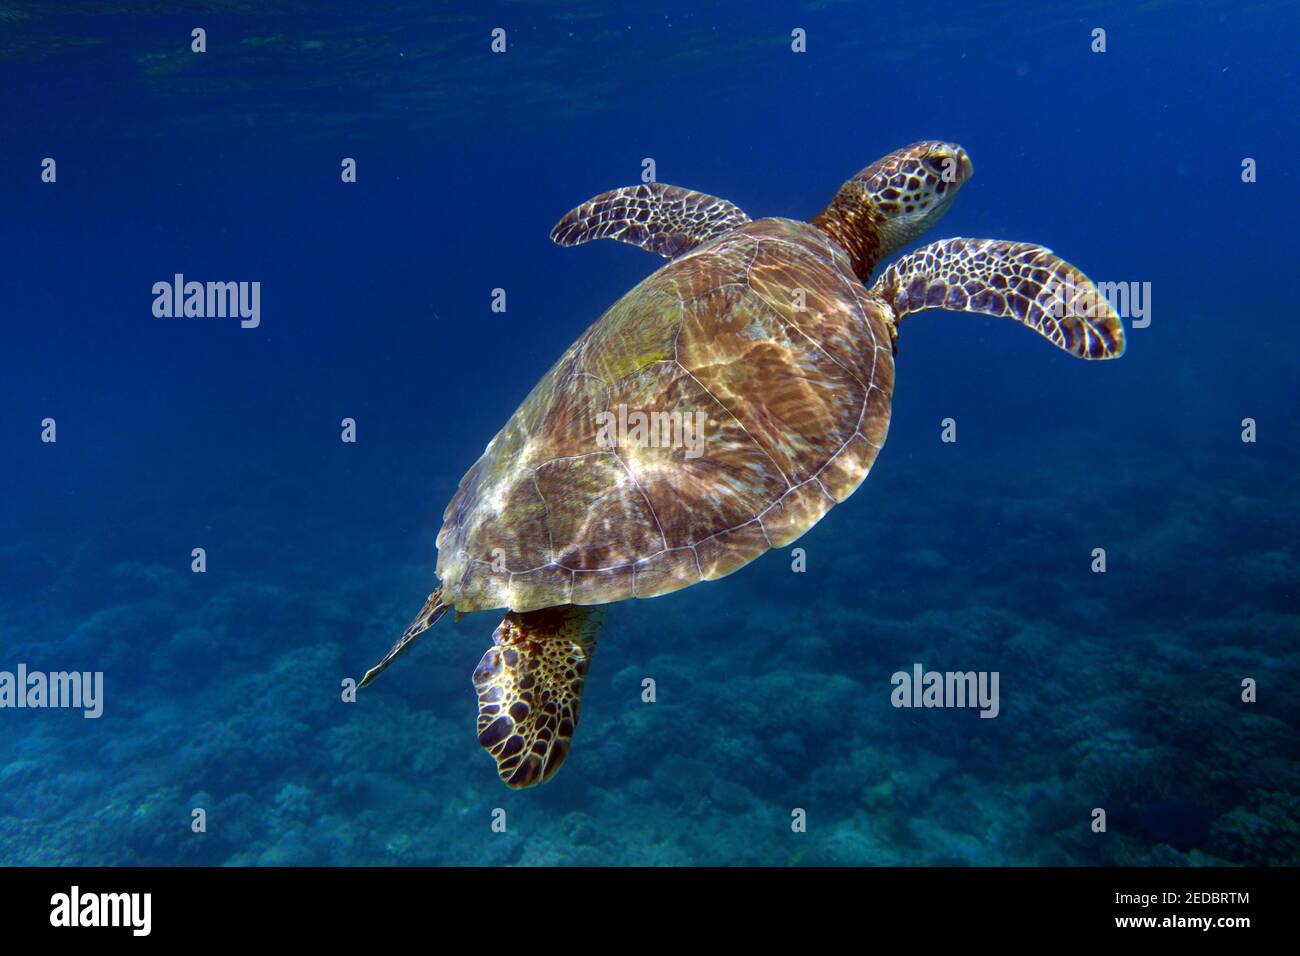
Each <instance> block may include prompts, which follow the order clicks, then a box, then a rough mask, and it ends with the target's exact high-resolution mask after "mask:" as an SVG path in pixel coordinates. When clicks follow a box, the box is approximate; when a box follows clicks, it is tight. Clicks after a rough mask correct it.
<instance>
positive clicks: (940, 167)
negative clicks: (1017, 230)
mask: <svg viewBox="0 0 1300 956" xmlns="http://www.w3.org/2000/svg"><path fill="white" fill-rule="evenodd" d="M974 171H975V167H974V166H973V165H972V164H971V161H970V157H969V156H968V155H966V150H964V149H962V148H961V147H960V146H958V145H957V144H956V143H945V142H941V141H939V140H922V141H921V142H919V143H913V144H912V145H911V146H904V147H903V148H902V149H896V150H894V151H893V152H892V153H890V154H889V155H887V156H882V157H881V158H880V159H878V160H876V161H875V162H874V163H872V164H871V165H870V166H868V167H867V168H866V169H863V170H862V171H861V172H859V173H858V174H857V175H856V176H854V177H853V178H852V179H850V180H849V181H848V182H846V183H845V184H844V185H843V186H841V187H840V189H839V192H837V193H836V194H835V197H834V198H833V199H832V200H831V202H830V205H829V206H827V207H826V208H825V209H824V210H822V212H821V213H819V214H818V215H817V217H816V218H815V219H813V224H814V225H817V226H820V227H821V228H822V229H824V230H825V231H826V232H828V233H830V235H831V237H832V238H833V239H835V240H836V241H837V242H838V243H839V244H840V245H841V246H842V247H844V250H845V251H846V252H847V253H848V254H849V258H850V259H851V260H852V262H853V270H854V271H855V272H856V273H857V274H858V277H859V278H861V279H862V281H863V282H867V281H868V280H869V279H870V277H871V273H872V271H873V270H874V269H875V267H876V265H877V264H878V263H879V262H880V261H881V260H882V259H884V258H885V257H886V256H888V255H889V254H890V253H892V252H894V251H896V250H897V249H900V248H902V247H903V246H905V245H907V244H908V243H909V242H911V241H912V240H914V239H916V238H917V237H918V236H920V235H921V234H922V233H923V232H925V231H926V230H927V229H929V228H930V227H931V226H933V225H934V224H935V223H936V222H938V221H939V220H940V219H941V218H942V217H943V214H944V213H945V212H947V211H948V207H949V206H951V205H952V201H953V199H954V198H956V196H957V191H958V190H959V189H961V187H962V185H963V184H964V183H965V182H966V180H968V179H969V178H970V177H971V175H972V173H974Z"/></svg>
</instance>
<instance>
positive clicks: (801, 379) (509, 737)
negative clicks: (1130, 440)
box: [359, 141, 1124, 787]
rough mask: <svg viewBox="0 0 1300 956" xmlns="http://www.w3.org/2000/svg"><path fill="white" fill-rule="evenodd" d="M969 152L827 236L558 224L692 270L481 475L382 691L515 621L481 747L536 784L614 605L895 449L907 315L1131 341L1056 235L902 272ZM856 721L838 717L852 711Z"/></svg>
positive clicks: (663, 203)
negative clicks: (906, 248)
mask: <svg viewBox="0 0 1300 956" xmlns="http://www.w3.org/2000/svg"><path fill="white" fill-rule="evenodd" d="M971 173H972V167H971V163H970V159H969V158H968V157H967V155H966V151H965V150H963V149H962V148H961V147H960V146H957V145H954V144H951V143H944V142H937V141H926V142H920V143H915V144H913V145H911V146H908V147H906V148H904V149H900V150H897V151H895V152H893V153H890V154H889V155H888V156H885V157H883V158H882V159H880V160H878V161H876V162H875V163H872V164H871V165H870V166H868V167H867V168H866V169H864V170H862V171H861V172H860V173H858V174H857V175H856V176H854V177H853V178H852V179H850V180H848V181H847V182H846V183H844V184H843V186H841V187H840V189H839V191H838V192H837V193H836V194H835V196H834V198H833V199H832V200H831V202H830V205H828V206H827V207H826V208H825V209H824V210H822V212H821V213H819V214H818V215H817V216H815V217H814V218H813V219H812V221H811V222H797V221H795V220H793V219H757V220H751V219H750V218H749V217H748V216H747V215H745V213H744V212H742V211H741V210H740V209H739V208H737V207H736V206H734V205H732V204H731V203H729V202H727V201H725V200H722V199H718V198H716V197H714V196H708V195H705V194H703V193H698V192H693V191H690V190H686V189H682V188H679V187H676V186H668V185H664V184H660V183H656V182H650V183H643V184H640V185H636V186H629V187H626V188H623V189H616V190H613V191H612V192H607V193H602V194H601V195H599V196H596V197H595V198H593V199H591V200H589V201H587V202H585V203H583V204H582V205H580V206H578V207H577V208H576V209H574V210H572V211H571V212H570V213H568V215H566V216H564V218H563V219H561V220H560V222H559V223H558V224H557V225H556V226H555V228H554V229H553V230H552V232H551V238H552V239H553V240H554V241H555V242H557V243H558V244H560V245H562V246H572V245H579V244H581V243H584V242H588V241H589V240H592V239H600V238H610V239H619V240H622V241H623V242H628V243H631V244H633V245H638V246H641V247H642V248H643V249H649V250H651V251H653V252H657V253H659V254H660V255H662V256H664V257H666V258H668V259H670V260H671V261H670V262H669V263H667V264H666V265H664V266H663V267H662V268H661V269H659V270H658V271H657V272H655V273H654V274H653V275H651V276H650V277H649V278H647V279H645V280H644V281H643V282H641V283H640V284H639V285H637V286H636V287H635V288H634V289H632V291H630V292H628V293H627V294H626V295H625V296H623V298H621V299H619V300H618V301H617V302H616V303H614V305H613V306H612V307H610V309H609V310H608V311H607V312H605V314H604V315H602V316H601V317H600V318H599V319H598V320H597V321H596V323H595V324H594V325H592V326H591V327H590V328H589V329H587V331H586V332H584V333H583V334H582V335H581V336H580V337H579V338H578V340H577V341H576V342H575V343H574V344H573V345H572V346H571V347H570V348H569V350H568V351H567V352H565V353H564V355H563V356H561V358H560V360H559V361H558V362H557V363H556V364H555V365H554V367H553V368H552V369H551V370H550V371H549V372H548V373H547V374H546V375H545V376H544V377H543V378H542V380H541V381H540V382H539V383H538V384H537V386H536V387H535V388H534V389H533V390H532V392H531V393H530V394H529V395H528V397H527V398H526V399H525V400H524V402H523V404H522V405H520V406H519V409H518V411H516V412H515V414H514V416H513V417H512V418H511V419H510V421H508V422H507V423H506V425H505V427H504V428H502V429H501V431H500V432H498V433H497V435H496V437H495V438H493V439H492V441H491V442H489V443H488V446H487V448H486V450H484V452H483V455H482V457H480V458H479V460H478V461H477V462H475V464H474V466H473V467H472V468H470V470H469V471H468V473H466V475H465V477H464V478H463V479H462V480H461V482H460V487H459V488H458V489H457V491H456V494H455V495H454V496H453V498H452V500H451V503H450V504H449V505H448V506H447V510H446V512H445V513H444V514H443V519H444V524H443V526H442V530H441V532H440V533H439V534H438V567H437V576H438V579H439V581H440V582H441V584H440V586H439V587H438V588H437V589H436V590H435V591H434V592H433V593H432V594H431V595H429V598H428V600H427V601H426V602H425V605H424V607H423V608H422V609H421V610H420V613H419V614H418V615H417V616H416V618H415V620H414V621H413V622H412V623H411V625H410V626H409V627H408V628H407V629H406V631H405V632H404V633H403V634H402V636H401V638H400V639H399V640H398V642H397V643H396V644H395V645H394V646H393V648H392V650H390V651H389V652H388V654H387V655H386V656H385V657H384V658H383V660H381V661H380V662H379V663H378V664H376V665H375V666H374V667H373V668H371V669H370V670H369V671H368V672H367V673H366V675H365V677H364V678H363V679H362V681H361V684H360V685H359V686H362V687H364V686H365V685H366V684H368V683H369V682H370V681H371V680H373V679H374V677H375V675H376V674H378V673H379V672H380V671H381V670H383V669H384V668H385V667H387V666H388V665H389V664H390V663H391V662H392V661H393V659H394V658H395V657H397V656H398V655H399V654H401V653H402V652H403V651H405V650H406V649H407V648H409V647H410V645H411V642H412V641H414V640H415V639H416V638H417V637H419V636H420V635H421V634H422V633H424V632H425V631H426V630H428V629H429V628H430V627H432V626H433V625H434V623H435V622H436V621H437V620H438V619H439V618H440V617H441V616H442V615H443V614H444V613H445V612H446V611H447V610H448V609H450V608H455V609H456V611H457V612H461V611H480V610H487V609H489V608H504V609H506V613H505V616H504V617H503V618H502V620H501V623H500V624H499V625H498V626H497V628H496V630H495V631H494V632H493V634H492V642H493V646H492V647H491V648H489V649H488V651H487V652H486V653H485V654H484V655H483V658H482V660H481V661H480V662H479V665H478V667H477V668H476V669H475V670H474V674H473V683H474V686H475V688H476V690H477V693H478V706H479V711H478V739H479V743H480V744H481V745H482V746H483V747H484V748H485V749H486V750H487V751H488V752H489V753H490V754H491V755H492V756H493V757H494V758H495V759H496V763H497V771H498V773H499V775H500V777H501V779H502V780H504V781H505V782H506V783H507V784H508V785H509V786H511V787H528V786H532V785H533V784H537V783H540V782H542V781H544V780H547V779H549V778H550V777H551V776H552V775H553V774H554V773H555V771H556V770H557V769H558V768H559V766H560V764H561V763H563V761H564V758H565V756H566V755H567V754H568V750H569V744H570V741H571V739H572V737H573V732H574V728H575V727H576V726H577V723H578V707H579V703H580V701H581V698H582V689H583V682H584V680H585V678H586V675H587V668H588V666H589V664H590V661H591V657H592V654H593V652H594V651H595V648H596V642H597V639H598V638H599V636H600V630H601V623H602V620H603V617H604V613H603V612H604V607H603V605H606V604H609V603H612V602H614V601H622V600H624V599H626V598H634V597H635V598H646V597H654V596H656V595H661V594H667V593H668V592H670V591H676V590H678V589H680V588H684V587H687V586H688V585H691V584H695V583H697V582H700V581H711V580H714V579H715V578H720V577H722V576H724V575H727V574H730V573H731V572H733V571H735V570H737V569H739V568H741V567H743V566H744V565H746V564H748V563H749V562H750V561H753V560H754V559H755V558H757V557H758V556H759V555H760V554H762V553H763V552H764V551H767V550H768V549H769V548H780V547H784V546H786V545H788V544H790V543H791V542H792V541H794V540H795V539H796V538H798V537H799V536H800V535H802V534H803V533H804V532H805V531H807V530H808V529H809V528H811V527H812V526H813V525H814V524H816V523H817V521H818V520H820V519H821V517H822V516H823V515H824V514H826V512H827V511H828V510H829V509H830V507H831V506H832V505H834V504H836V503H837V502H840V501H843V500H844V499H845V498H847V497H848V496H849V495H850V494H852V493H853V491H854V489H856V488H857V487H858V485H859V484H861V482H862V480H863V478H865V477H866V474H867V471H868V470H869V469H870V467H871V463H872V462H873V461H874V460H875V457H876V454H877V453H878V452H879V451H880V447H881V446H882V445H883V444H884V442H885V433H886V431H887V430H888V426H889V408H890V396H891V394H892V392H893V388H894V353H895V342H896V335H897V326H898V323H899V321H900V320H901V319H902V318H903V317H904V316H905V315H908V314H909V313H912V312H919V311H921V310H923V309H947V310H950V311H965V312H981V313H984V314H986V315H997V316H1005V317H1007V318H1012V319H1015V320H1017V321H1019V322H1020V323H1022V324H1024V325H1027V326H1029V327H1030V328H1031V329H1034V330H1035V331H1036V332H1038V333H1039V334H1041V335H1043V336H1044V337H1046V338H1047V339H1048V340H1049V341H1050V342H1052V343H1053V344H1055V345H1057V346H1059V347H1060V348H1062V349H1064V350H1065V351H1067V352H1069V353H1070V354H1072V355H1075V356H1078V357H1079V358H1084V359H1106V358H1114V357H1116V356H1118V355H1120V354H1121V353H1122V352H1123V351H1124V330H1123V327H1122V326H1121V324H1120V321H1119V318H1118V316H1116V314H1115V312H1114V311H1113V310H1112V309H1111V308H1110V306H1109V304H1108V303H1107V302H1106V300H1105V299H1104V298H1103V297H1102V296H1101V295H1099V294H1098V292H1097V290H1096V288H1095V287H1094V286H1093V284H1092V283H1091V282H1089V280H1088V279H1087V278H1086V277H1085V276H1084V275H1083V274H1082V273H1081V272H1079V271H1078V270H1077V269H1075V268H1074V267H1073V266H1071V265H1070V264H1069V263H1067V262H1064V261H1063V260H1061V259H1059V258H1057V257H1056V256H1055V255H1053V254H1052V252H1051V251H1050V250H1048V249H1045V248H1043V247H1042V246H1037V245H1031V244H1029V243H1022V242H1006V241H1003V240H991V239H945V240H943V241H941V242H935V243H931V244H930V245H927V246H924V247H922V248H920V249H917V250H916V251H915V252H912V253H911V254H909V255H906V256H903V257H902V258H901V259H899V260H897V261H896V262H894V263H892V264H891V265H890V266H889V267H888V268H886V269H885V270H884V271H883V272H882V273H881V275H880V277H879V278H878V279H876V281H875V282H874V284H873V283H872V282H871V278H872V274H873V272H874V271H875V269H876V267H877V265H878V264H880V263H881V261H882V260H883V259H884V258H885V257H886V256H888V255H890V254H892V253H893V252H895V251H896V250H898V249H899V248H900V247H902V246H903V245H905V244H907V243H909V242H911V241H912V240H914V239H916V238H917V237H918V236H919V235H920V234H921V233H922V232H924V231H925V230H926V229H927V228H929V227H930V226H931V225H933V224H934V223H935V221H937V220H938V219H939V217H940V216H942V215H943V214H944V212H946V211H947V209H948V207H949V206H950V205H951V204H952V201H953V197H954V196H955V195H956V193H957V191H958V189H960V188H961V186H962V184H963V183H965V181H966V180H967V179H969V178H970V176H971ZM831 719H833V718H830V717H828V718H827V720H828V721H829V720H831Z"/></svg>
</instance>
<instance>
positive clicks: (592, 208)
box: [551, 183, 749, 259]
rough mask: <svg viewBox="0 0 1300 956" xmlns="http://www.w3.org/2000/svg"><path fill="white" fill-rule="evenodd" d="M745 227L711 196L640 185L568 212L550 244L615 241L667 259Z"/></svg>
mask: <svg viewBox="0 0 1300 956" xmlns="http://www.w3.org/2000/svg"><path fill="white" fill-rule="evenodd" d="M747 222H749V216H747V215H745V213H744V212H743V211H742V210H741V209H740V208H739V207H737V206H735V205H733V204H732V203H729V202H727V201H726V200H725V199H719V198H718V197H717V196H710V195H708V194H706V193H697V192H695V191H693V190H690V189H683V188H682V187H680V186H668V185H666V184H664V183H642V184H641V185H639V186H625V187H623V188H622V189H614V190H611V191H610V192H607V193H601V194H600V195H599V196H594V197H593V198H591V199H588V200H587V201H586V202H585V203H583V204H582V205H581V206H578V207H577V208H576V209H573V210H570V211H569V212H568V214H566V215H565V217H564V218H563V219H561V220H560V221H559V222H557V223H556V224H555V228H554V229H552V230H551V239H552V240H554V242H555V243H556V244H557V245H561V246H579V245H582V244H583V243H584V242H590V241H591V240H593V239H617V240H618V241H619V242H628V243H631V244H632V245H634V246H640V247H641V248H642V249H648V250H649V251H650V252H657V253H659V255H661V256H663V257H664V258H665V259H672V258H675V257H677V256H679V255H681V254H682V253H684V252H689V251H690V250H691V249H694V248H695V247H696V246H698V245H699V244H700V243H702V242H707V241H708V240H710V239H714V238H717V237H718V236H722V235H725V234H726V233H729V232H731V231H732V230H733V229H735V228H736V227H738V226H743V225H744V224H745V223H747Z"/></svg>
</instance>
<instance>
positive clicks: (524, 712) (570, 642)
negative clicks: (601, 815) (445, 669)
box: [473, 604, 605, 788]
mask: <svg viewBox="0 0 1300 956" xmlns="http://www.w3.org/2000/svg"><path fill="white" fill-rule="evenodd" d="M604 618H605V608H604V606H603V605H596V606H580V605H576V604H563V605H560V606H558V607H548V608H543V609H542V610H540V611H527V612H525V613H522V614H521V613H518V612H515V611H511V612H510V613H508V614H507V615H506V616H505V617H504V618H503V619H502V621H501V623H500V624H499V625H498V626H497V629H496V630H495V631H494V632H493V633H492V643H493V646H492V647H491V648H489V649H488V652H487V653H486V654H484V655H483V659H482V660H481V661H479V665H478V667H476V668H474V677H473V680H474V688H475V690H476V691H478V742H479V743H480V744H481V745H482V746H483V749H484V750H486V751H487V752H488V753H489V754H491V755H492V757H493V758H494V759H495V760H496V762H497V773H498V774H500V776H501V779H502V780H504V781H505V782H506V784H507V785H508V786H511V787H515V788H522V787H531V786H534V785H535V784H539V783H542V782H543V781H546V780H549V779H550V778H551V777H552V776H553V775H554V774H555V771H556V770H558V769H559V768H560V764H562V763H564V758H565V757H566V756H568V753H569V742H570V741H571V740H572V739H573V732H574V729H575V728H576V727H577V726H578V708H579V704H580V703H581V701H582V688H583V683H584V681H585V680H586V677H587V668H588V666H589V664H590V662H591V657H592V654H594V653H595V651H596V642H597V640H599V638H600V627H601V624H602V622H603V621H604Z"/></svg>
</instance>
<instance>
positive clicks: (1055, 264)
mask: <svg viewBox="0 0 1300 956" xmlns="http://www.w3.org/2000/svg"><path fill="white" fill-rule="evenodd" d="M871 291H872V293H873V294H874V295H876V296H878V297H880V298H882V299H884V300H885V301H886V302H888V303H889V305H890V307H891V308H892V309H893V310H894V316H895V322H897V321H898V320H900V319H902V317H903V316H905V315H907V314H908V313H911V312H920V311H922V310H923V309H947V310H949V311H951V312H982V313H983V314H985V315H997V316H1003V317H1006V318H1011V319H1015V320H1016V321H1018V322H1020V323H1022V324H1023V325H1027V326H1029V327H1030V328H1031V329H1033V330H1034V331H1035V332H1037V333H1038V334H1039V335H1041V336H1043V337H1044V338H1046V339H1047V340H1048V341H1049V342H1051V343H1052V344H1053V345H1055V346H1057V347H1058V348H1061V349H1064V350H1065V351H1066V352H1069V353H1070V354H1071V355H1074V356H1077V357H1078V358H1082V359H1109V358H1119V356H1121V355H1123V354H1124V325H1123V323H1121V322H1120V320H1119V316H1118V315H1117V314H1116V313H1115V310H1114V309H1113V308H1112V307H1111V305H1110V303H1109V302H1107V301H1106V297H1105V296H1104V295H1102V293H1101V291H1100V290H1099V289H1098V288H1097V287H1096V286H1095V285H1093V283H1092V282H1091V280H1089V279H1088V277H1087V276H1085V275H1084V274H1083V273H1082V272H1080V271H1079V270H1078V269H1076V268H1075V267H1074V266H1072V265H1070V263H1068V262H1066V261H1065V260H1064V259H1061V258H1060V257H1058V256H1057V255H1055V254H1054V253H1053V252H1052V250H1051V249H1046V248H1044V247H1043V246H1038V245H1034V244H1033V243H1030V242H1007V241H1005V240H1002V239H944V240H942V241H940V242H932V243H930V245H928V246H922V247H921V248H920V249H917V250H916V251H915V252H913V253H911V254H910V255H906V256H903V258H901V259H899V260H898V261H897V262H895V263H893V264H891V265H890V266H889V268H888V269H886V270H885V271H884V272H883V273H881V275H880V279H879V280H878V281H877V282H876V284H875V285H874V286H873V287H872V289H871Z"/></svg>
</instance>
